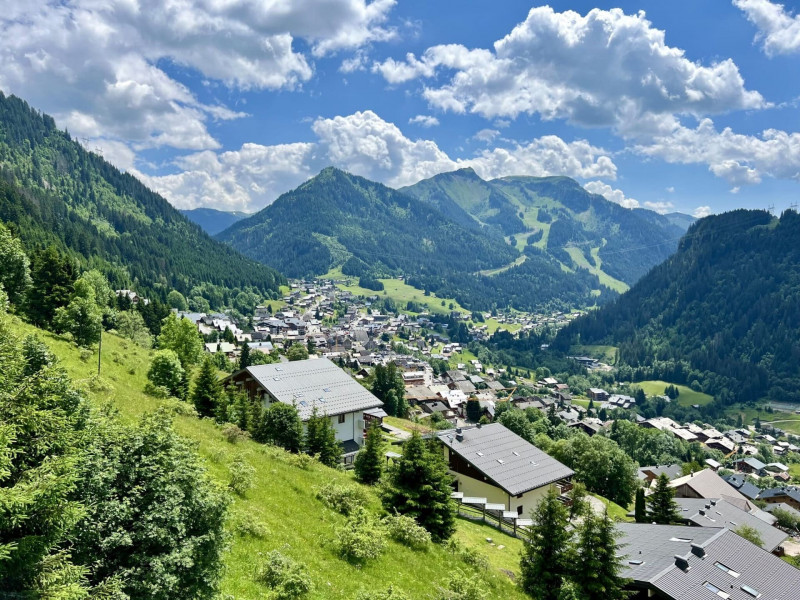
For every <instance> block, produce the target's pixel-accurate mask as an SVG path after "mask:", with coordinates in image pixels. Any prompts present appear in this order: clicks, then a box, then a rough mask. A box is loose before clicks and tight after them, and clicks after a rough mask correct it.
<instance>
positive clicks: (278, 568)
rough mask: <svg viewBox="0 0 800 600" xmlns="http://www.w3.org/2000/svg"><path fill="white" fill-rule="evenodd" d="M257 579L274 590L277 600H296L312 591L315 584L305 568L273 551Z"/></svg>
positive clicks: (268, 555)
mask: <svg viewBox="0 0 800 600" xmlns="http://www.w3.org/2000/svg"><path fill="white" fill-rule="evenodd" d="M256 579H257V580H258V581H259V582H260V583H263V584H264V585H266V586H267V587H269V588H270V589H271V590H272V597H273V598H275V599H276V600H294V599H295V598H299V597H301V596H303V595H305V594H307V593H308V592H310V591H311V588H312V587H313V584H312V582H311V577H310V576H309V575H308V571H306V569H305V567H303V566H302V565H301V564H300V563H298V562H297V561H295V560H293V559H291V558H289V557H288V556H285V555H283V554H281V553H280V552H278V551H277V550H273V551H272V552H270V553H269V554H267V561H266V563H265V564H263V565H262V566H261V567H260V568H259V570H258V574H257V575H256Z"/></svg>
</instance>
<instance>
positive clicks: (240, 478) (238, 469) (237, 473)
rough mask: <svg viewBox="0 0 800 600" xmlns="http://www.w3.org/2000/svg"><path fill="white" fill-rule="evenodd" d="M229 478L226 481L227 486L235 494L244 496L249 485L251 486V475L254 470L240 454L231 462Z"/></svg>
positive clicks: (252, 475)
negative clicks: (227, 481)
mask: <svg viewBox="0 0 800 600" xmlns="http://www.w3.org/2000/svg"><path fill="white" fill-rule="evenodd" d="M230 470H231V480H230V482H229V483H228V488H230V489H231V490H233V492H234V493H235V494H238V495H239V496H244V495H245V494H246V493H247V490H249V489H250V488H251V487H253V477H254V476H255V474H256V470H255V469H254V468H253V467H252V466H250V465H249V464H247V462H245V460H244V459H243V458H242V457H241V456H237V457H236V458H235V459H233V462H232V463H231V467H230Z"/></svg>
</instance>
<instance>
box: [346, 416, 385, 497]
mask: <svg viewBox="0 0 800 600" xmlns="http://www.w3.org/2000/svg"><path fill="white" fill-rule="evenodd" d="M382 446H383V436H382V435H381V427H380V425H378V422H377V421H375V422H373V423H372V425H370V427H369V429H368V430H367V440H366V442H365V444H364V447H363V448H362V449H361V450H360V451H359V452H358V454H356V459H355V462H354V464H353V466H354V468H355V474H356V479H357V480H358V481H360V482H361V483H366V484H368V485H374V484H376V483H378V481H380V478H381V474H382V473H383V456H382V455H381V449H382Z"/></svg>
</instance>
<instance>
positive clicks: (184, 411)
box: [161, 398, 197, 417]
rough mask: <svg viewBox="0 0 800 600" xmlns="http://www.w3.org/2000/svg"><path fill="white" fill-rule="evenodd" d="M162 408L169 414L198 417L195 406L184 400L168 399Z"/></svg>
mask: <svg viewBox="0 0 800 600" xmlns="http://www.w3.org/2000/svg"><path fill="white" fill-rule="evenodd" d="M161 406H162V407H164V408H166V409H167V410H168V411H169V412H171V413H173V414H176V415H179V416H181V417H196V416H197V411H196V410H195V409H194V406H192V405H191V404H189V403H188V402H184V401H183V400H178V399H177V398H166V399H165V400H164V402H162V403H161Z"/></svg>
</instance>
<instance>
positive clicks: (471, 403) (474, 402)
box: [467, 398, 482, 423]
mask: <svg viewBox="0 0 800 600" xmlns="http://www.w3.org/2000/svg"><path fill="white" fill-rule="evenodd" d="M481 414H482V411H481V403H480V402H478V399H477V398H470V399H469V400H467V420H468V421H472V422H473V423H477V422H478V421H480V418H481Z"/></svg>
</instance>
